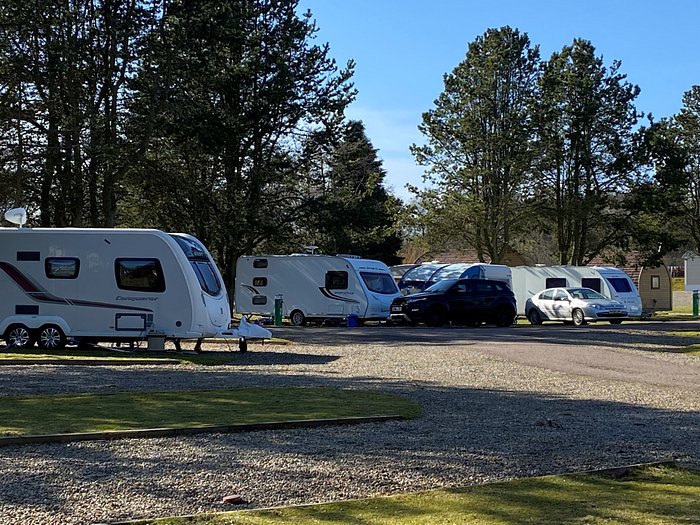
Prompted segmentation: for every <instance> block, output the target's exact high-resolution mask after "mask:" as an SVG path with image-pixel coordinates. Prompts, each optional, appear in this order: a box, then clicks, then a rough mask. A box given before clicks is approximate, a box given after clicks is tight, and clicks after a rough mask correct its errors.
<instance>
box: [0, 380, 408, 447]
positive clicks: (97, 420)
mask: <svg viewBox="0 0 700 525" xmlns="http://www.w3.org/2000/svg"><path fill="white" fill-rule="evenodd" d="M0 399H1V400H2V402H1V403H0V436H2V435H5V436H23V435H44V434H62V433H74V432H103V431H110V430H137V429H148V428H182V427H198V426H206V425H232V424H250V423H262V422H277V421H280V422H282V421H290V420H309V419H328V418H339V417H369V416H383V415H400V416H402V417H405V418H413V417H417V416H418V415H419V414H420V406H419V405H418V404H416V403H414V402H412V401H409V400H406V399H404V398H401V397H398V396H393V395H389V394H384V393H380V392H369V391H364V390H341V389H331V388H240V389H231V390H206V391H185V392H155V393H116V394H81V395H60V396H34V397H3V398H0Z"/></svg>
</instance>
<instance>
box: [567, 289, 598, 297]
mask: <svg viewBox="0 0 700 525" xmlns="http://www.w3.org/2000/svg"><path fill="white" fill-rule="evenodd" d="M569 293H570V294H571V297H573V298H574V299H606V297H605V296H603V295H600V294H599V293H598V292H596V291H594V290H591V289H590V288H575V289H571V290H569Z"/></svg>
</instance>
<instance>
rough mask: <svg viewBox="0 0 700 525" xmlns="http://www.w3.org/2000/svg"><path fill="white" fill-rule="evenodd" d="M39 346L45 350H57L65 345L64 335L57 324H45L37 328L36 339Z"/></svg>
mask: <svg viewBox="0 0 700 525" xmlns="http://www.w3.org/2000/svg"><path fill="white" fill-rule="evenodd" d="M37 343H38V345H39V348H43V349H45V350H58V349H59V348H63V347H64V346H66V336H65V334H64V333H63V330H61V329H60V328H59V327H58V326H56V325H53V324H47V325H44V326H42V327H41V328H40V329H39V337H38V339H37Z"/></svg>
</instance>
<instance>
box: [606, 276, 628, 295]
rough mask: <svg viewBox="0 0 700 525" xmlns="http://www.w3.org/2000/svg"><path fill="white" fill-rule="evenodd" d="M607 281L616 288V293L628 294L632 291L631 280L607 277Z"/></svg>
mask: <svg viewBox="0 0 700 525" xmlns="http://www.w3.org/2000/svg"><path fill="white" fill-rule="evenodd" d="M606 279H607V281H608V282H609V283H610V284H611V285H612V287H613V288H615V291H616V292H619V293H626V292H631V291H632V287H631V286H630V282H629V279H625V278H624V277H606Z"/></svg>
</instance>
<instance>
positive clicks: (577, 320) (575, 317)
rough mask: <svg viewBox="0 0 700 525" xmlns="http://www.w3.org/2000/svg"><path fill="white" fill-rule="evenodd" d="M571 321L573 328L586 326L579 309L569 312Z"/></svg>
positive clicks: (581, 311)
mask: <svg viewBox="0 0 700 525" xmlns="http://www.w3.org/2000/svg"><path fill="white" fill-rule="evenodd" d="M571 319H572V321H573V323H574V325H575V326H581V325H584V324H586V318H585V317H584V315H583V310H581V309H580V308H575V309H574V311H573V312H571Z"/></svg>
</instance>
